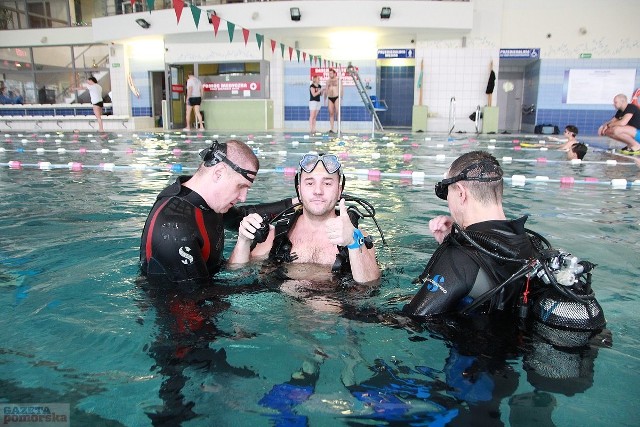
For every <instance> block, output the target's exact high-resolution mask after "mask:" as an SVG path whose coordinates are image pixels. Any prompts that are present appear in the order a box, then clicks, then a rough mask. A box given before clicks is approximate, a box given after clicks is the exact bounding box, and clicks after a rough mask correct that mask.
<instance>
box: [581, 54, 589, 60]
mask: <svg viewBox="0 0 640 427" xmlns="http://www.w3.org/2000/svg"><path fill="white" fill-rule="evenodd" d="M580 58H581V59H589V58H591V54H590V53H581V54H580Z"/></svg>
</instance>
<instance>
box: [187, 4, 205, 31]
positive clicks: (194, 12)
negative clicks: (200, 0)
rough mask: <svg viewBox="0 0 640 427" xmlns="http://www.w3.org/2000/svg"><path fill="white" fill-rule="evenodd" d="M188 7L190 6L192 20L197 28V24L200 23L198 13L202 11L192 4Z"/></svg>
mask: <svg viewBox="0 0 640 427" xmlns="http://www.w3.org/2000/svg"><path fill="white" fill-rule="evenodd" d="M189 7H190V8H191V14H192V15H193V22H194V23H195V24H196V28H198V24H199V23H200V13H202V11H201V10H200V8H198V7H196V6H194V5H192V4H191V5H189Z"/></svg>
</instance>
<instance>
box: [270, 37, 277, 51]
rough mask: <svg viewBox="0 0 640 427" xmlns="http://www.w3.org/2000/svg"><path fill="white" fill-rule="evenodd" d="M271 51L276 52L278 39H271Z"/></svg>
mask: <svg viewBox="0 0 640 427" xmlns="http://www.w3.org/2000/svg"><path fill="white" fill-rule="evenodd" d="M271 53H276V41H275V40H273V39H271Z"/></svg>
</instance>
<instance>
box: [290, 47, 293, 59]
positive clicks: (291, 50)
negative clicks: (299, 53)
mask: <svg viewBox="0 0 640 427" xmlns="http://www.w3.org/2000/svg"><path fill="white" fill-rule="evenodd" d="M292 55H293V48H292V47H289V61H291V56H292Z"/></svg>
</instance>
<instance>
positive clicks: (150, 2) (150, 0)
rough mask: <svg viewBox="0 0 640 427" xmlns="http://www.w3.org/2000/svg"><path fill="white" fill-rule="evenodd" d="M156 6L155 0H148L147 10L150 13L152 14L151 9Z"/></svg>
mask: <svg viewBox="0 0 640 427" xmlns="http://www.w3.org/2000/svg"><path fill="white" fill-rule="evenodd" d="M155 7H156V1H155V0H147V10H148V11H149V14H151V11H152V10H154V9H155Z"/></svg>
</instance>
